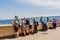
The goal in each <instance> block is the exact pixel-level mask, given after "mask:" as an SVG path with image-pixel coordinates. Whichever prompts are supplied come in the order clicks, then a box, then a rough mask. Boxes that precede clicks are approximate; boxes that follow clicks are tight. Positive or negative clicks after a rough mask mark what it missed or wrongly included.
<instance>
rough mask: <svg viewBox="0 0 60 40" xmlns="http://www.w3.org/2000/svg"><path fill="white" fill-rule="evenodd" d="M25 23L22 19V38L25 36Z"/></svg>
mask: <svg viewBox="0 0 60 40" xmlns="http://www.w3.org/2000/svg"><path fill="white" fill-rule="evenodd" d="M25 23H26V21H25V18H24V19H22V30H23V33H24V36H25V35H26V25H25Z"/></svg>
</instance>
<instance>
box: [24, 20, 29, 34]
mask: <svg viewBox="0 0 60 40" xmlns="http://www.w3.org/2000/svg"><path fill="white" fill-rule="evenodd" d="M25 24H26V32H27V34H29V26H30V21H29V20H28V19H26V23H25Z"/></svg>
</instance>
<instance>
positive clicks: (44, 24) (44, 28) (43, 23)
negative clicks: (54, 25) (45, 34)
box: [42, 19, 47, 31]
mask: <svg viewBox="0 0 60 40" xmlns="http://www.w3.org/2000/svg"><path fill="white" fill-rule="evenodd" d="M42 25H43V27H42V30H43V31H47V21H46V20H45V19H44V20H42Z"/></svg>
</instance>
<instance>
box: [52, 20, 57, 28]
mask: <svg viewBox="0 0 60 40" xmlns="http://www.w3.org/2000/svg"><path fill="white" fill-rule="evenodd" d="M56 24H57V23H56V19H53V29H56Z"/></svg>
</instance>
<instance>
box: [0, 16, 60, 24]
mask: <svg viewBox="0 0 60 40" xmlns="http://www.w3.org/2000/svg"><path fill="white" fill-rule="evenodd" d="M48 17H49V20H51V21H52V20H53V18H55V19H56V20H60V16H48ZM33 18H35V20H36V21H38V22H39V21H40V17H30V18H28V19H29V21H30V23H31V22H32V19H33ZM42 19H43V20H44V19H47V17H43V16H42ZM13 20H14V18H13V19H4V20H0V24H12V23H13ZM19 23H21V18H19Z"/></svg>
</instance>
